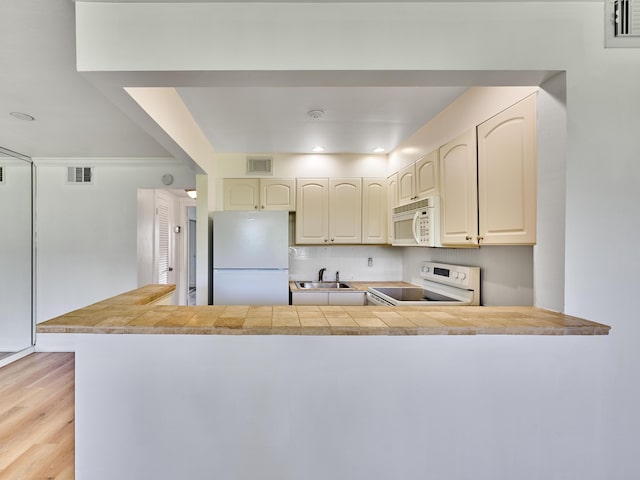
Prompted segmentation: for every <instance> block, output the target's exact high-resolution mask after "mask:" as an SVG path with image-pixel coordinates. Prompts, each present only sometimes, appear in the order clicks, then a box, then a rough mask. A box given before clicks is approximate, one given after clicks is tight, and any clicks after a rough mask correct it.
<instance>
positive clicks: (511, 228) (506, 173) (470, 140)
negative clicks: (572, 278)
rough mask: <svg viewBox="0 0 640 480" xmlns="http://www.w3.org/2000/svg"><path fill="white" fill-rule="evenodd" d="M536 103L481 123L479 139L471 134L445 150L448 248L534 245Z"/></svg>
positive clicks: (444, 224) (442, 159)
mask: <svg viewBox="0 0 640 480" xmlns="http://www.w3.org/2000/svg"><path fill="white" fill-rule="evenodd" d="M535 101H536V97H535V95H532V96H530V97H527V98H526V99H524V100H522V101H520V102H518V103H517V104H515V105H514V106H512V107H510V108H508V109H507V110H505V111H503V112H501V113H499V114H498V115H496V116H494V117H492V118H491V119H489V120H487V121H486V122H484V123H482V124H481V125H479V126H478V127H477V139H476V130H475V129H474V130H469V131H468V132H466V133H464V134H463V135H461V136H459V137H457V138H456V139H455V140H453V141H451V142H449V143H448V144H446V145H443V146H442V147H441V148H440V192H441V196H440V208H441V227H440V231H441V240H442V243H443V245H449V246H478V245H532V244H535V242H536V184H537V174H536V162H537V154H536V104H535ZM476 152H477V153H476Z"/></svg>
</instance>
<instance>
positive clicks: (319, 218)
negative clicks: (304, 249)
mask: <svg viewBox="0 0 640 480" xmlns="http://www.w3.org/2000/svg"><path fill="white" fill-rule="evenodd" d="M296 197H297V210H296V243H298V244H353V243H356V244H359V243H362V180H361V179H360V178H331V179H327V178H311V179H305V178H299V179H298V181H297V186H296Z"/></svg>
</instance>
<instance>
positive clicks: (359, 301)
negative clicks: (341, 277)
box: [291, 291, 365, 306]
mask: <svg viewBox="0 0 640 480" xmlns="http://www.w3.org/2000/svg"><path fill="white" fill-rule="evenodd" d="M364 302H365V292H360V291H356V292H299V291H295V292H291V304H292V305H345V306H348V305H364Z"/></svg>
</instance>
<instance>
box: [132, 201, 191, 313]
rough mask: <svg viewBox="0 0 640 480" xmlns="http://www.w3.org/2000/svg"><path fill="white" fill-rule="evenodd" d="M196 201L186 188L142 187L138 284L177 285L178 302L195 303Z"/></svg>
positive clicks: (183, 303) (176, 298)
mask: <svg viewBox="0 0 640 480" xmlns="http://www.w3.org/2000/svg"><path fill="white" fill-rule="evenodd" d="M189 208H193V211H194V212H193V213H192V215H193V221H194V222H195V201H194V200H193V199H191V198H189V197H188V196H187V194H186V192H185V191H184V190H164V189H153V188H140V189H138V205H137V209H138V240H137V242H138V248H137V252H138V261H137V264H138V282H137V283H138V287H142V286H144V285H149V284H175V285H176V290H175V292H174V294H173V301H172V303H173V304H174V305H191V303H189V302H190V299H189V297H190V288H191V286H192V285H193V288H194V290H193V292H194V297H195V281H194V282H193V283H192V282H191V280H190V275H191V273H190V272H191V271H194V270H195V267H192V265H195V258H193V260H192V259H191V258H190V257H191V255H193V256H195V248H193V250H192V252H191V250H190V246H189V239H190V238H191V237H194V238H193V242H195V236H192V235H191V234H190V231H189V228H190V223H191V222H190V217H189V215H190V213H189Z"/></svg>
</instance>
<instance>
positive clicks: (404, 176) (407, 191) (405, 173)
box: [398, 163, 417, 205]
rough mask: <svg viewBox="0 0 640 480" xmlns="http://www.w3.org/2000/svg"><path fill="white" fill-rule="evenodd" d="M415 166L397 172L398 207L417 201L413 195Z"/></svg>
mask: <svg viewBox="0 0 640 480" xmlns="http://www.w3.org/2000/svg"><path fill="white" fill-rule="evenodd" d="M415 178H416V166H415V164H414V163H412V164H411V165H409V166H407V167H404V168H403V169H402V170H400V171H399V172H398V205H404V204H405V203H411V202H413V201H414V200H417V197H416V194H415V191H416V189H415Z"/></svg>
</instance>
